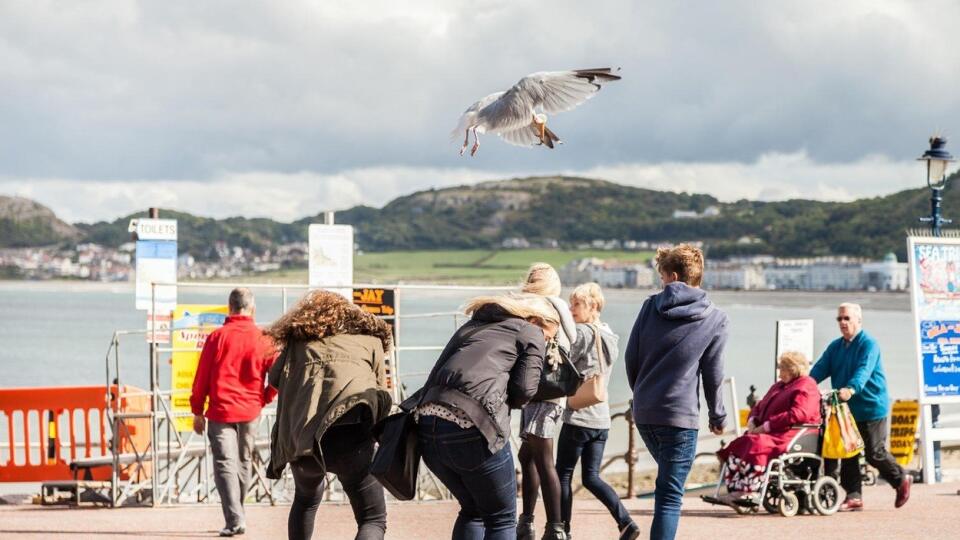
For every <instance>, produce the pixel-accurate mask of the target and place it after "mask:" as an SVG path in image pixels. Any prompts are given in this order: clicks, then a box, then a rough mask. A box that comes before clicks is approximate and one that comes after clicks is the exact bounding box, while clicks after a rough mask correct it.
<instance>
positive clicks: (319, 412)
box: [267, 290, 392, 540]
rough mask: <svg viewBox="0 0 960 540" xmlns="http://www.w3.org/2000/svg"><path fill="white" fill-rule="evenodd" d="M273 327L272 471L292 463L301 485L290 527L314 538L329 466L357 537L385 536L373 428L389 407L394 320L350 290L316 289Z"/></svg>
mask: <svg viewBox="0 0 960 540" xmlns="http://www.w3.org/2000/svg"><path fill="white" fill-rule="evenodd" d="M268 333H269V334H270V335H271V336H272V337H273V338H274V339H275V340H276V341H277V342H278V343H280V344H281V345H282V347H283V351H282V352H281V353H280V356H279V358H277V361H276V363H274V365H273V367H272V368H271V369H270V376H269V383H270V385H271V386H273V387H275V388H276V389H277V391H278V399H277V422H276V424H275V425H274V426H273V434H272V436H271V440H270V450H271V452H270V466H269V469H268V471H267V476H268V477H269V478H280V477H281V475H282V474H283V470H284V468H285V467H286V466H287V464H288V463H289V464H290V468H291V469H292V470H293V479H294V484H295V485H296V491H295V494H294V500H293V504H292V505H291V507H290V516H289V518H288V520H287V532H288V536H289V538H290V539H291V540H309V538H310V537H311V536H312V534H313V525H314V518H315V516H316V513H317V507H318V506H319V505H320V501H321V499H322V497H323V490H324V478H325V476H326V473H327V472H331V473H334V474H336V475H337V478H339V480H340V483H341V484H342V485H343V490H344V491H345V492H346V494H347V497H348V498H349V499H350V506H351V507H352V508H353V515H354V518H355V519H356V521H357V527H358V531H357V535H356V538H357V539H358V540H359V539H362V540H367V539H382V538H383V535H384V533H385V532H386V528H387V508H386V503H385V501H384V495H383V486H381V485H380V484H379V483H378V482H377V481H376V479H374V478H373V476H371V475H370V463H371V461H372V460H373V454H374V439H373V435H372V433H371V428H372V427H373V425H374V424H375V423H376V422H378V421H379V420H380V419H381V418H383V417H385V416H386V415H387V414H388V413H389V412H390V406H391V403H392V400H391V398H390V394H389V392H388V391H387V390H386V376H385V368H384V356H385V354H386V353H387V352H388V351H389V350H390V347H391V335H390V327H389V326H387V324H386V323H385V322H383V321H382V320H380V319H378V318H376V317H375V316H373V315H371V314H369V313H365V312H364V311H362V310H360V308H358V307H356V306H354V305H353V304H351V303H350V302H349V301H348V300H347V299H346V298H344V297H343V296H340V295H339V294H336V293H332V292H329V291H322V290H317V291H312V292H310V293H308V294H307V296H306V297H304V298H303V300H301V301H300V303H299V304H297V305H296V306H295V307H294V308H293V309H291V310H290V311H289V312H287V313H286V314H285V315H283V317H281V318H280V319H279V320H278V321H277V322H276V323H274V325H273V326H272V327H271V328H270V329H269V330H268Z"/></svg>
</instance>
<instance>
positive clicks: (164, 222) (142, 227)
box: [129, 218, 177, 315]
mask: <svg viewBox="0 0 960 540" xmlns="http://www.w3.org/2000/svg"><path fill="white" fill-rule="evenodd" d="M129 230H130V231H131V232H133V233H135V234H136V238H137V244H136V288H135V302H136V304H135V305H136V309H145V310H152V309H155V310H156V312H157V313H158V314H161V315H162V314H167V313H170V312H171V311H173V309H174V308H175V307H176V306H177V286H176V285H161V286H157V287H156V295H155V296H154V294H153V290H152V287H151V284H152V283H176V282H177V220H175V219H146V218H142V219H134V220H131V221H130V226H129Z"/></svg>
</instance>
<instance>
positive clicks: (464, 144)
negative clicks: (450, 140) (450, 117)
mask: <svg viewBox="0 0 960 540" xmlns="http://www.w3.org/2000/svg"><path fill="white" fill-rule="evenodd" d="M465 131H466V133H465V136H464V138H463V146H461V147H460V155H461V156H462V155H463V152H464V151H465V150H466V149H467V145H468V144H470V128H467V129H466V130H465Z"/></svg>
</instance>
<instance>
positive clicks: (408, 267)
mask: <svg viewBox="0 0 960 540" xmlns="http://www.w3.org/2000/svg"><path fill="white" fill-rule="evenodd" d="M652 255H653V254H652V253H651V252H645V251H603V250H569V251H567V250H559V249H511V250H502V251H497V250H482V249H477V250H450V251H388V252H382V253H364V254H362V255H357V256H355V257H354V259H353V275H354V281H355V282H357V283H398V282H406V283H410V282H430V283H455V284H464V285H467V284H485V285H511V284H514V283H517V282H519V281H520V280H521V279H522V278H523V275H524V271H526V269H527V268H528V267H529V266H530V264H531V263H535V262H547V263H550V264H551V265H553V266H554V268H557V269H559V268H560V267H562V266H563V265H565V264H567V263H568V262H570V261H572V260H574V259H582V258H584V257H598V258H600V259H604V260H608V261H610V260H616V261H631V262H645V261H648V260H650V257H652ZM247 280H249V281H274V282H288V283H293V282H296V283H306V281H307V270H306V269H298V270H281V271H277V272H269V273H265V274H258V275H256V276H249V277H248V278H247Z"/></svg>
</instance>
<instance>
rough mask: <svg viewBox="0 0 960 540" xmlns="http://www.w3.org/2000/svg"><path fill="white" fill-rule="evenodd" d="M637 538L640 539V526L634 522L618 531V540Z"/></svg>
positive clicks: (634, 539) (633, 539)
mask: <svg viewBox="0 0 960 540" xmlns="http://www.w3.org/2000/svg"><path fill="white" fill-rule="evenodd" d="M637 538H640V526H639V525H637V523H636V522H634V521H631V522H630V523H628V524H627V526H626V527H624V528H623V529H621V530H620V540H636V539H637Z"/></svg>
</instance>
